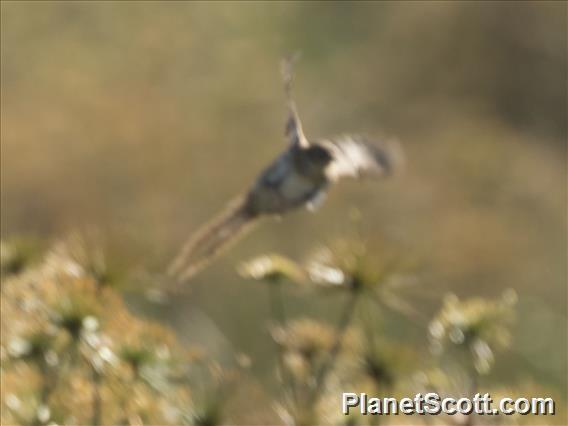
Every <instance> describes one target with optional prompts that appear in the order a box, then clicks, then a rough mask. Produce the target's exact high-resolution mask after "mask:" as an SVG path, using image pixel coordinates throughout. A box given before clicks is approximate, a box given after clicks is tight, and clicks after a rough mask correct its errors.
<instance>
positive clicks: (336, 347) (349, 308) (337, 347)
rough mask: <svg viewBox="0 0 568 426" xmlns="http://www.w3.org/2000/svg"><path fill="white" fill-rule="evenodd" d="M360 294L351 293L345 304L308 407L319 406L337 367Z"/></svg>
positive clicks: (317, 376)
mask: <svg viewBox="0 0 568 426" xmlns="http://www.w3.org/2000/svg"><path fill="white" fill-rule="evenodd" d="M359 293H360V292H359V291H352V292H350V293H349V299H348V300H347V302H346V304H345V307H344V309H343V313H342V315H341V318H340V320H339V323H338V325H337V336H336V338H335V342H334V344H333V347H332V348H331V351H330V354H329V358H328V360H327V362H326V363H324V364H323V365H322V366H321V368H320V369H319V371H318V372H317V374H316V377H315V387H314V391H313V392H312V394H311V395H310V397H309V398H308V407H314V406H315V405H316V404H317V402H318V400H319V398H320V396H321V391H322V389H323V385H324V382H325V379H326V378H327V375H328V374H329V372H330V371H331V370H332V368H333V366H334V365H335V361H336V360H337V356H338V355H339V352H340V351H341V344H342V342H343V337H344V336H345V332H346V330H347V327H348V326H349V324H350V323H351V320H352V319H353V314H354V313H355V307H356V305H357V300H358V299H359Z"/></svg>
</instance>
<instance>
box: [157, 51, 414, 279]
mask: <svg viewBox="0 0 568 426" xmlns="http://www.w3.org/2000/svg"><path fill="white" fill-rule="evenodd" d="M295 59H296V58H295V57H291V58H288V59H286V60H284V61H283V63H282V76H283V79H284V89H285V93H286V100H287V103H288V114H289V118H288V121H287V123H286V127H285V136H286V139H287V140H288V148H287V149H286V150H285V151H284V152H283V153H282V154H280V155H279V156H278V157H277V158H276V160H274V162H273V163H272V164H270V165H269V166H268V167H267V168H266V169H265V170H264V171H263V172H262V173H260V175H259V176H258V178H257V179H256V181H255V182H254V184H253V185H252V187H251V188H250V189H249V190H248V192H246V193H245V194H244V195H241V196H240V197H238V198H237V199H236V200H234V201H233V202H232V203H230V204H229V206H227V208H226V209H225V210H224V211H223V212H222V213H221V214H219V215H218V216H216V217H215V218H213V219H212V220H211V221H210V222H209V223H206V224H205V225H203V226H202V227H201V228H200V229H198V230H197V231H196V232H195V234H193V235H192V236H191V237H190V238H189V240H188V241H187V242H186V244H185V245H184V246H183V248H182V249H181V251H180V253H179V254H178V256H176V258H175V259H174V261H173V262H172V263H171V265H170V266H169V268H168V274H169V275H170V276H171V277H173V278H175V279H176V280H177V281H179V282H183V281H187V280H189V279H190V278H191V277H193V276H194V275H195V274H196V273H197V272H199V271H200V270H201V269H203V268H204V267H205V266H207V265H208V264H209V263H210V262H211V261H212V260H213V259H215V258H216V257H217V256H218V255H219V254H220V253H221V252H222V250H223V249H225V248H227V247H228V246H229V245H230V243H231V242H234V241H235V240H236V239H237V237H238V236H242V235H243V234H244V233H245V232H246V231H248V230H250V228H251V227H252V226H253V225H254V224H256V223H258V221H259V219H261V218H264V217H268V216H280V215H283V214H285V213H287V212H289V211H291V210H295V209H298V208H300V207H307V208H308V209H309V210H312V211H313V210H315V209H316V208H317V207H319V206H320V205H321V204H322V202H323V200H324V198H325V196H326V193H327V191H328V189H329V187H330V186H331V185H332V184H333V183H335V182H337V181H338V180H339V179H341V178H343V177H351V178H360V177H366V176H370V177H386V176H389V175H392V174H393V173H394V172H396V171H397V170H398V169H400V167H401V165H402V163H403V154H402V150H401V148H400V146H399V144H398V143H397V142H396V141H393V140H385V141H369V140H368V139H366V138H364V137H361V136H355V135H344V136H340V137H336V138H330V139H322V140H313V141H312V140H308V139H307V138H306V136H305V135H304V132H303V130H302V122H301V121H300V118H299V116H298V111H297V108H296V104H295V102H294V100H293V98H292V93H291V91H292V80H293V74H292V66H293V63H294V61H295Z"/></svg>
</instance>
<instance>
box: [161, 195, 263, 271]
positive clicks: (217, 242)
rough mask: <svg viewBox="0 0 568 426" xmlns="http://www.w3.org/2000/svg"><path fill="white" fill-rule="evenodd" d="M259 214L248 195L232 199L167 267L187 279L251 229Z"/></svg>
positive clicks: (186, 244)
mask: <svg viewBox="0 0 568 426" xmlns="http://www.w3.org/2000/svg"><path fill="white" fill-rule="evenodd" d="M257 218H258V215H257V214H255V213H253V212H251V211H250V209H249V208H248V206H247V203H246V198H245V197H241V198H239V199H237V200H235V201H234V202H232V203H231V204H230V205H229V206H228V207H227V208H226V209H225V210H224V211H223V212H221V214H219V215H218V216H216V217H214V218H213V219H211V220H210V221H209V222H208V223H206V224H205V225H203V226H202V227H201V228H199V229H198V230H197V232H196V233H195V234H193V235H192V236H191V237H190V238H189V240H188V241H187V242H186V243H185V244H184V246H183V247H182V249H181V251H180V253H179V254H178V255H177V256H176V258H175V259H174V260H173V262H172V263H171V264H170V266H169V268H168V275H170V276H171V277H174V278H175V279H176V280H178V281H179V282H183V281H187V280H189V279H190V278H191V277H193V276H194V275H195V274H196V273H197V272H199V271H201V270H202V269H203V268H205V267H206V266H207V265H208V264H209V263H210V262H211V261H212V260H214V259H215V258H216V257H217V256H218V255H219V254H221V253H222V251H223V250H224V249H226V248H228V247H229V245H230V244H231V243H234V242H235V241H236V240H237V239H238V238H237V237H239V236H242V235H244V233H245V232H246V231H248V230H250V228H251V226H252V225H253V224H254V223H255V222H256V221H257V220H256V219H257Z"/></svg>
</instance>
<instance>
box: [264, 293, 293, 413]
mask: <svg viewBox="0 0 568 426" xmlns="http://www.w3.org/2000/svg"><path fill="white" fill-rule="evenodd" d="M268 288H269V293H270V294H269V296H270V307H271V311H272V317H273V318H274V319H275V320H276V322H277V323H278V324H279V325H280V326H282V327H285V326H286V311H285V309H284V298H283V296H282V289H281V283H280V282H275V283H268ZM276 351H277V358H278V368H279V369H280V372H281V374H282V381H283V382H284V387H285V388H286V387H288V388H289V389H290V391H291V393H292V399H293V402H294V404H295V405H296V404H297V403H298V395H297V392H296V383H295V381H294V377H293V376H292V374H291V372H289V371H288V370H287V369H286V366H285V365H284V353H283V351H282V347H281V346H280V344H279V343H278V342H276Z"/></svg>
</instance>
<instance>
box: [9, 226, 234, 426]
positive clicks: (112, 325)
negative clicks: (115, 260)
mask: <svg viewBox="0 0 568 426" xmlns="http://www.w3.org/2000/svg"><path fill="white" fill-rule="evenodd" d="M4 250H6V251H7V252H8V253H11V252H10V251H11V250H14V251H17V250H18V248H17V246H14V247H12V246H11V245H10V244H8V243H2V251H3V257H2V270H3V271H6V272H5V274H4V275H3V279H2V288H1V296H2V297H1V308H2V309H1V310H2V317H1V318H2V322H1V331H2V343H1V346H0V355H1V362H2V367H1V372H2V374H1V389H2V393H1V401H2V410H1V412H2V417H1V422H2V424H6V425H8V424H93V425H97V424H98V425H102V424H181V423H189V422H192V419H196V418H201V417H203V416H204V415H206V414H207V413H205V414H204V413H202V408H201V407H199V406H196V404H195V400H194V396H195V395H194V392H192V386H191V379H190V378H189V372H190V371H192V370H204V371H205V372H207V371H209V370H210V369H216V370H217V371H216V372H215V373H214V374H213V373H211V374H209V373H208V374H205V376H204V377H202V378H201V379H200V381H201V383H200V386H201V387H203V386H206V384H207V378H206V376H209V379H210V380H209V384H210V385H211V386H219V383H221V382H222V381H223V380H225V375H230V373H226V372H225V371H223V370H222V369H219V368H218V367H217V366H215V364H214V363H213V362H209V361H208V360H207V359H206V358H205V357H204V354H199V352H197V351H196V348H193V347H184V346H183V345H180V344H179V343H178V342H177V339H176V337H175V336H174V334H173V333H172V332H171V331H170V330H168V329H167V328H165V327H164V326H162V325H160V324H157V323H156V322H152V321H148V320H146V319H144V318H140V317H138V316H135V315H133V314H132V313H131V312H130V311H129V310H128V309H127V307H126V306H125V304H124V302H123V301H122V298H121V296H120V295H119V294H118V293H117V291H116V290H115V289H114V288H112V287H111V286H108V285H106V284H107V282H106V280H102V278H101V277H103V276H106V275H107V273H108V271H107V270H105V269H104V264H105V262H104V255H103V253H102V252H101V251H100V250H99V249H97V248H96V247H95V248H92V249H91V248H89V246H88V245H86V243H85V242H84V240H81V239H80V238H78V237H77V236H74V237H73V238H71V239H69V240H67V241H65V242H62V243H58V244H56V245H55V247H54V248H53V249H52V250H50V251H49V252H47V253H46V254H45V256H44V259H43V260H42V261H40V262H38V263H37V264H32V265H31V266H27V265H21V267H20V268H18V270H17V271H16V270H14V269H13V268H10V267H9V265H11V264H12V262H13V260H12V258H11V257H10V256H13V254H11V255H10V256H5V255H4ZM5 262H8V263H7V264H6V263H5ZM211 371H213V370H211ZM220 401H221V400H218V401H216V404H220ZM207 415H218V413H209V414H207Z"/></svg>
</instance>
